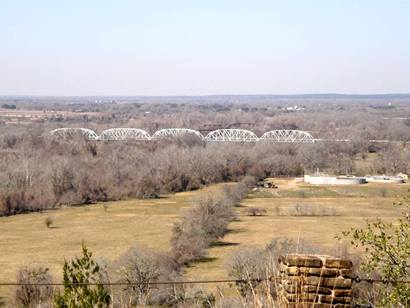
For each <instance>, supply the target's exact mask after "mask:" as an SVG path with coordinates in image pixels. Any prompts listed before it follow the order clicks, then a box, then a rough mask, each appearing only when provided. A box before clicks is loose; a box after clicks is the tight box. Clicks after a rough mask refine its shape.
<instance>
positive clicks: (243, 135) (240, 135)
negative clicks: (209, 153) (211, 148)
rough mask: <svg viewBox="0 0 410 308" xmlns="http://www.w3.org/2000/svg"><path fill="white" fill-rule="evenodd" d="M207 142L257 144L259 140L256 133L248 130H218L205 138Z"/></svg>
mask: <svg viewBox="0 0 410 308" xmlns="http://www.w3.org/2000/svg"><path fill="white" fill-rule="evenodd" d="M205 140H206V141H228V142H256V141H258V140H259V138H258V136H256V135H255V133H254V132H251V131H250V130H246V129H231V128H227V129H217V130H214V131H212V132H210V133H209V134H208V135H206V137H205Z"/></svg>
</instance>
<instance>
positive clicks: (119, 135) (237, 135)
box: [50, 128, 315, 143]
mask: <svg viewBox="0 0 410 308" xmlns="http://www.w3.org/2000/svg"><path fill="white" fill-rule="evenodd" d="M50 134H51V135H52V136H54V137H57V138H59V139H69V138H72V137H74V136H83V137H84V138H85V139H88V140H101V141H124V140H140V141H144V140H145V141H151V140H160V139H172V138H178V137H182V136H187V135H191V136H194V137H196V138H198V139H200V140H201V141H205V142H285V143H313V142H315V139H314V138H313V137H312V135H311V134H310V133H308V132H305V131H301V130H286V129H277V130H271V131H268V132H266V133H264V134H263V135H262V136H261V137H258V136H257V135H256V134H255V133H254V132H252V131H250V130H246V129H237V128H226V129H217V130H214V131H211V132H209V133H208V134H207V135H206V136H204V135H202V134H201V133H200V132H199V131H197V130H194V129H190V128H164V129H161V130H158V131H156V132H155V133H154V134H153V135H152V136H151V135H150V134H149V133H148V132H147V131H145V130H143V129H139V128H110V129H107V130H105V131H103V132H102V133H101V134H100V135H98V134H97V133H96V132H94V131H93V130H91V129H88V128H57V129H54V130H52V131H51V132H50Z"/></svg>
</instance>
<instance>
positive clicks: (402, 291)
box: [343, 195, 410, 307]
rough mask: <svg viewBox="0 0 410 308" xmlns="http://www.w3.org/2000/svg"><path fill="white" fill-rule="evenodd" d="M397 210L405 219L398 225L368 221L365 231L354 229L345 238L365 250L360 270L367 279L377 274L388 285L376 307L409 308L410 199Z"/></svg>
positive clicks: (399, 221)
mask: <svg viewBox="0 0 410 308" xmlns="http://www.w3.org/2000/svg"><path fill="white" fill-rule="evenodd" d="M396 206H399V207H401V208H403V215H402V217H401V218H400V219H398V220H397V221H396V222H394V223H392V222H384V221H382V220H381V219H377V220H376V221H374V222H370V221H367V223H366V227H365V228H362V229H351V230H349V231H346V232H343V236H344V237H348V238H349V239H350V241H351V244H352V245H354V246H355V247H363V248H364V262H363V264H362V266H361V269H362V270H363V271H364V272H365V273H366V274H367V275H368V276H372V275H375V274H376V275H378V276H379V277H378V278H380V279H381V280H384V281H388V283H386V284H384V285H382V286H381V288H380V290H379V293H380V294H381V297H382V299H381V302H379V303H376V305H381V306H389V307H409V306H410V285H409V284H406V283H404V282H402V281H405V280H408V279H409V278H410V271H409V269H410V213H409V212H408V209H409V208H410V195H409V196H407V197H405V198H404V199H403V200H402V201H400V202H398V203H397V204H396ZM370 278H372V277H370Z"/></svg>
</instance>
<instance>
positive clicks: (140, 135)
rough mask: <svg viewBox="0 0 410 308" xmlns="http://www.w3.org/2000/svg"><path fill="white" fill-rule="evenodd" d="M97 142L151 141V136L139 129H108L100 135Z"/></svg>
mask: <svg viewBox="0 0 410 308" xmlns="http://www.w3.org/2000/svg"><path fill="white" fill-rule="evenodd" d="M98 139H99V140H107V141H111V140H113V141H118V140H151V136H150V135H149V134H148V133H147V132H146V131H145V130H143V129H139V128H110V129H107V130H105V131H103V132H102V133H101V135H100V136H99V138H98Z"/></svg>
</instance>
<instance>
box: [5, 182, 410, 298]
mask: <svg viewBox="0 0 410 308" xmlns="http://www.w3.org/2000/svg"><path fill="white" fill-rule="evenodd" d="M274 181H275V183H276V184H277V185H278V186H279V188H278V189H262V190H259V191H256V192H253V193H252V194H250V195H249V196H248V197H247V198H246V199H245V200H243V202H242V206H241V207H238V208H237V211H238V213H239V219H238V221H235V222H232V223H231V225H230V229H231V231H230V232H229V233H228V234H227V235H226V236H225V238H224V240H223V243H224V244H223V245H217V246H214V247H212V248H210V249H209V250H208V257H207V258H204V260H203V261H202V262H198V263H195V264H192V265H191V266H190V267H189V268H188V269H187V272H186V276H187V277H189V278H195V279H216V278H226V277H227V272H226V269H225V263H226V261H227V259H229V255H230V254H232V253H233V252H234V251H235V250H237V249H240V248H243V247H246V246H254V245H256V246H264V245H266V244H267V243H269V242H270V240H272V239H273V238H274V237H279V236H286V237H289V238H292V239H294V240H297V239H298V238H303V239H304V240H308V241H310V242H312V243H314V244H320V245H333V244H334V242H335V240H334V236H335V235H336V234H339V233H340V232H341V231H343V230H347V229H349V228H350V227H354V226H356V227H357V226H360V225H363V221H364V219H367V218H369V219H372V218H375V217H383V218H385V219H393V218H395V217H397V215H398V214H399V211H398V210H397V209H396V208H395V207H393V206H392V203H393V201H394V200H396V198H397V197H399V196H401V195H403V194H405V193H406V191H407V190H408V189H409V188H410V184H366V185H362V186H334V187H329V186H322V187H317V186H311V185H305V184H303V183H297V182H295V181H294V180H285V179H275V180H274ZM208 189H209V188H208ZM196 193H197V192H187V193H178V194H175V195H170V196H164V197H163V198H160V199H150V200H127V201H118V202H110V203H106V204H104V205H103V204H95V205H91V206H81V207H71V208H65V209H60V210H54V211H47V212H43V213H31V214H22V215H16V216H12V217H1V218H0V267H1V271H0V282H6V281H15V279H16V272H17V270H18V269H19V268H20V267H22V266H24V265H27V264H33V263H35V264H43V265H47V266H48V267H49V268H50V270H51V273H52V274H53V275H54V276H55V277H56V278H57V279H60V277H61V269H62V264H63V261H64V258H66V259H69V258H71V257H72V256H74V255H76V254H79V253H80V250H81V242H82V241H85V243H86V244H87V246H88V247H89V248H90V249H91V251H93V252H94V255H95V256H96V257H97V258H104V259H106V260H108V261H110V260H114V259H115V258H117V257H118V256H119V255H121V254H122V253H123V252H124V251H126V250H127V248H129V247H130V246H135V245H137V246H138V245H140V246H144V247H149V248H152V249H155V250H160V251H166V250H167V249H169V240H170V237H171V230H172V224H173V223H174V222H175V221H176V220H177V219H178V217H179V216H180V213H181V210H182V209H183V208H184V207H187V206H189V205H190V200H191V198H192V197H193V196H194V195H195V194H196ZM296 204H298V205H299V207H300V208H303V207H311V208H313V210H312V211H313V213H315V211H317V210H320V209H321V208H322V209H323V208H324V209H327V210H329V212H326V213H327V214H330V216H326V215H318V216H294V215H295V206H296ZM251 206H255V207H260V208H264V209H266V211H267V213H266V215H265V216H261V217H253V216H248V215H247V207H251ZM330 210H331V211H330ZM47 217H51V219H52V221H53V224H52V225H51V228H47V226H46V224H45V220H46V218H47ZM11 291H12V289H11V288H10V287H0V296H2V297H5V298H7V297H8V296H9V295H10V293H11Z"/></svg>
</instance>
